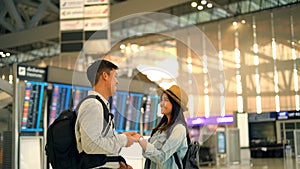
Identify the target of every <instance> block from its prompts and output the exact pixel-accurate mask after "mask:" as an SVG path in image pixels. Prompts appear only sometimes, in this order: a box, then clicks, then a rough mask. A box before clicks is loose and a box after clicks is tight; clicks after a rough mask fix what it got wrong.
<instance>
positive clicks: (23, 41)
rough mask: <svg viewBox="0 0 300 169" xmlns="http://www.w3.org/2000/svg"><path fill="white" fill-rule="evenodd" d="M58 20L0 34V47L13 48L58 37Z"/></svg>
mask: <svg viewBox="0 0 300 169" xmlns="http://www.w3.org/2000/svg"><path fill="white" fill-rule="evenodd" d="M58 35H59V22H53V23H50V24H47V25H43V26H39V27H35V28H32V29H28V30H24V31H21V32H15V33H10V34H5V35H1V36H0V42H5V43H0V49H5V48H13V47H17V46H22V45H28V44H31V43H36V42H41V41H47V40H49V39H55V38H58Z"/></svg>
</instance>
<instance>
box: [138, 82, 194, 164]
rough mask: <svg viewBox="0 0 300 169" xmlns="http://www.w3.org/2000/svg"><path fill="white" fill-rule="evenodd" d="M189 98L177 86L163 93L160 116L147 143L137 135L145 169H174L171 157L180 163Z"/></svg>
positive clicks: (173, 160) (184, 146)
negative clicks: (185, 113) (175, 156)
mask: <svg viewBox="0 0 300 169" xmlns="http://www.w3.org/2000/svg"><path fill="white" fill-rule="evenodd" d="M187 103H188V96H187V94H186V93H185V92H184V91H183V90H182V89H181V88H180V87H179V86H177V85H173V86H171V87H170V88H169V89H167V90H164V91H163V93H162V95H161V101H160V107H161V113H162V114H163V117H162V119H161V120H160V122H159V123H158V125H157V126H156V127H155V128H154V129H153V131H152V133H151V137H150V138H149V140H148V141H147V140H145V139H144V138H143V137H142V136H140V135H139V134H136V135H135V137H136V138H137V139H138V142H139V144H140V146H141V147H142V149H143V156H144V157H145V158H146V162H145V167H144V168H145V169H170V168H172V169H177V168H178V167H177V164H176V162H175V159H174V156H173V154H174V153H177V154H178V157H179V159H180V160H182V159H183V158H184V156H185V154H186V152H187V148H188V143H187V137H186V135H187V132H188V130H187V125H186V121H185V118H184V115H183V112H184V111H186V110H187Z"/></svg>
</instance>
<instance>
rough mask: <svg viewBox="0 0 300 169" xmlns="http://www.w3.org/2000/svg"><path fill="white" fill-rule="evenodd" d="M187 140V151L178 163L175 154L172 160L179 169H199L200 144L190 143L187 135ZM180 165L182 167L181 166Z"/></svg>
mask: <svg viewBox="0 0 300 169" xmlns="http://www.w3.org/2000/svg"><path fill="white" fill-rule="evenodd" d="M186 137H187V140H188V150H187V152H186V154H185V156H184V158H183V159H182V161H181V162H180V159H179V157H178V155H177V153H176V152H175V153H174V154H173V155H174V158H175V162H176V164H177V166H178V168H179V169H199V168H200V159H199V152H200V144H199V142H197V141H195V142H191V140H190V137H189V136H188V135H187V136H186ZM181 164H182V166H183V167H182V166H181Z"/></svg>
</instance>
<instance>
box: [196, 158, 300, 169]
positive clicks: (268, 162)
mask: <svg viewBox="0 0 300 169" xmlns="http://www.w3.org/2000/svg"><path fill="white" fill-rule="evenodd" d="M201 169H300V161H298V162H295V160H294V159H284V158H259V159H258V158H253V159H251V160H250V162H242V163H241V164H237V165H227V166H211V167H206V166H202V167H201Z"/></svg>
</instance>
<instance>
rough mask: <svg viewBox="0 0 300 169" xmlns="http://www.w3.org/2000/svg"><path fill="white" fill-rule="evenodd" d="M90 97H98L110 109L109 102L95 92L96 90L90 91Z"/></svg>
mask: <svg viewBox="0 0 300 169" xmlns="http://www.w3.org/2000/svg"><path fill="white" fill-rule="evenodd" d="M88 95H98V96H99V97H100V98H101V99H102V100H103V101H104V103H105V104H106V105H107V107H108V108H109V107H110V106H109V102H108V101H107V100H106V99H105V98H104V97H103V96H102V95H101V94H100V93H98V92H96V91H94V90H90V91H88Z"/></svg>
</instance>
